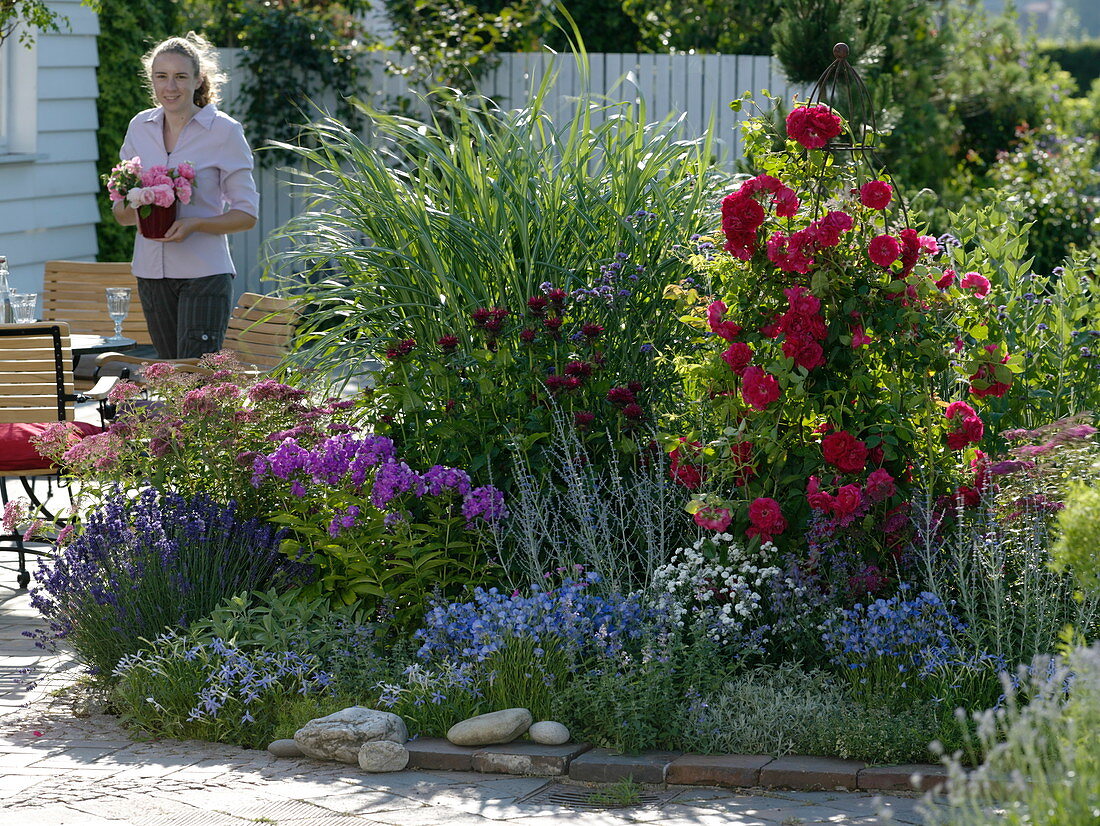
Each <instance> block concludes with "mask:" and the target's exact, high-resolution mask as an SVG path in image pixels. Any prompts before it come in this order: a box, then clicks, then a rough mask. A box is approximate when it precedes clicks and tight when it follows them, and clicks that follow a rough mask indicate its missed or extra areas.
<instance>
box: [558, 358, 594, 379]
mask: <svg viewBox="0 0 1100 826" xmlns="http://www.w3.org/2000/svg"><path fill="white" fill-rule="evenodd" d="M562 372H563V373H565V375H567V376H581V377H583V378H587V377H588V376H591V375H592V365H591V364H589V363H588V362H587V361H571V362H569V363H568V364H566V365H565V369H564V370H562Z"/></svg>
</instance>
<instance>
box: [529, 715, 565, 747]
mask: <svg viewBox="0 0 1100 826" xmlns="http://www.w3.org/2000/svg"><path fill="white" fill-rule="evenodd" d="M527 736H528V737H530V738H531V740H532V741H534V742H536V743H541V744H542V745H544V746H560V745H561V744H562V743H568V742H569V729H567V728H566V727H565V726H564V725H562V724H561V723H555V722H554V721H553V720H542V721H540V722H538V723H535V724H534V725H533V726H531V728H529V729H528V730H527Z"/></svg>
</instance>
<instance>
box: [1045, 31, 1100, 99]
mask: <svg viewBox="0 0 1100 826" xmlns="http://www.w3.org/2000/svg"><path fill="white" fill-rule="evenodd" d="M1039 53H1040V54H1041V55H1043V56H1044V57H1046V58H1048V59H1050V60H1052V61H1053V62H1054V63H1057V64H1058V65H1059V66H1060V67H1061V68H1062V69H1064V70H1065V71H1067V72H1069V74H1070V75H1071V76H1072V77H1073V79H1074V81H1076V83H1077V88H1078V89H1080V90H1082V91H1084V90H1085V89H1088V88H1089V87H1090V86H1091V85H1092V82H1093V81H1094V80H1096V79H1098V78H1100V38H1093V39H1092V40H1078V41H1075V42H1058V43H1055V42H1048V43H1041V44H1040V45H1039Z"/></svg>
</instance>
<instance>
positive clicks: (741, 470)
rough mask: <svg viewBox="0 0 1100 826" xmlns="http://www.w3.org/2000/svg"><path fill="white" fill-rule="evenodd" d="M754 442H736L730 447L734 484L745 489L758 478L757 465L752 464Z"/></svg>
mask: <svg viewBox="0 0 1100 826" xmlns="http://www.w3.org/2000/svg"><path fill="white" fill-rule="evenodd" d="M752 449H753V445H752V442H734V443H733V444H731V445H730V459H731V460H733V465H734V475H733V483H734V484H735V485H737V487H739V488H740V487H744V486H745V485H747V484H748V483H749V481H750V480H752V479H753V477H755V476H756V472H757V471H756V465H755V464H753V462H752V458H753V456H752Z"/></svg>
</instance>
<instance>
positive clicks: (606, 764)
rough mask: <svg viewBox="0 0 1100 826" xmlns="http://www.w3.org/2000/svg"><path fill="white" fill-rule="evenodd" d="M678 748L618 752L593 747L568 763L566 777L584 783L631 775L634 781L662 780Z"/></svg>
mask: <svg viewBox="0 0 1100 826" xmlns="http://www.w3.org/2000/svg"><path fill="white" fill-rule="evenodd" d="M679 756H680V752H678V751H649V752H645V753H644V754H619V753H617V752H614V751H612V750H611V749H592V750H591V751H587V752H585V753H584V754H582V755H580V756H579V757H577V758H575V759H574V760H573V761H572V762H570V764H569V778H570V779H571V780H579V781H581V782H585V783H616V782H618V781H620V780H623V779H624V778H627V777H630V778H632V779H633V780H634V782H636V783H664V782H665V772H666V770H667V769H668V765H669V764H670V763H671V762H672V761H673V760H675V759H676V758H677V757H679Z"/></svg>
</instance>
